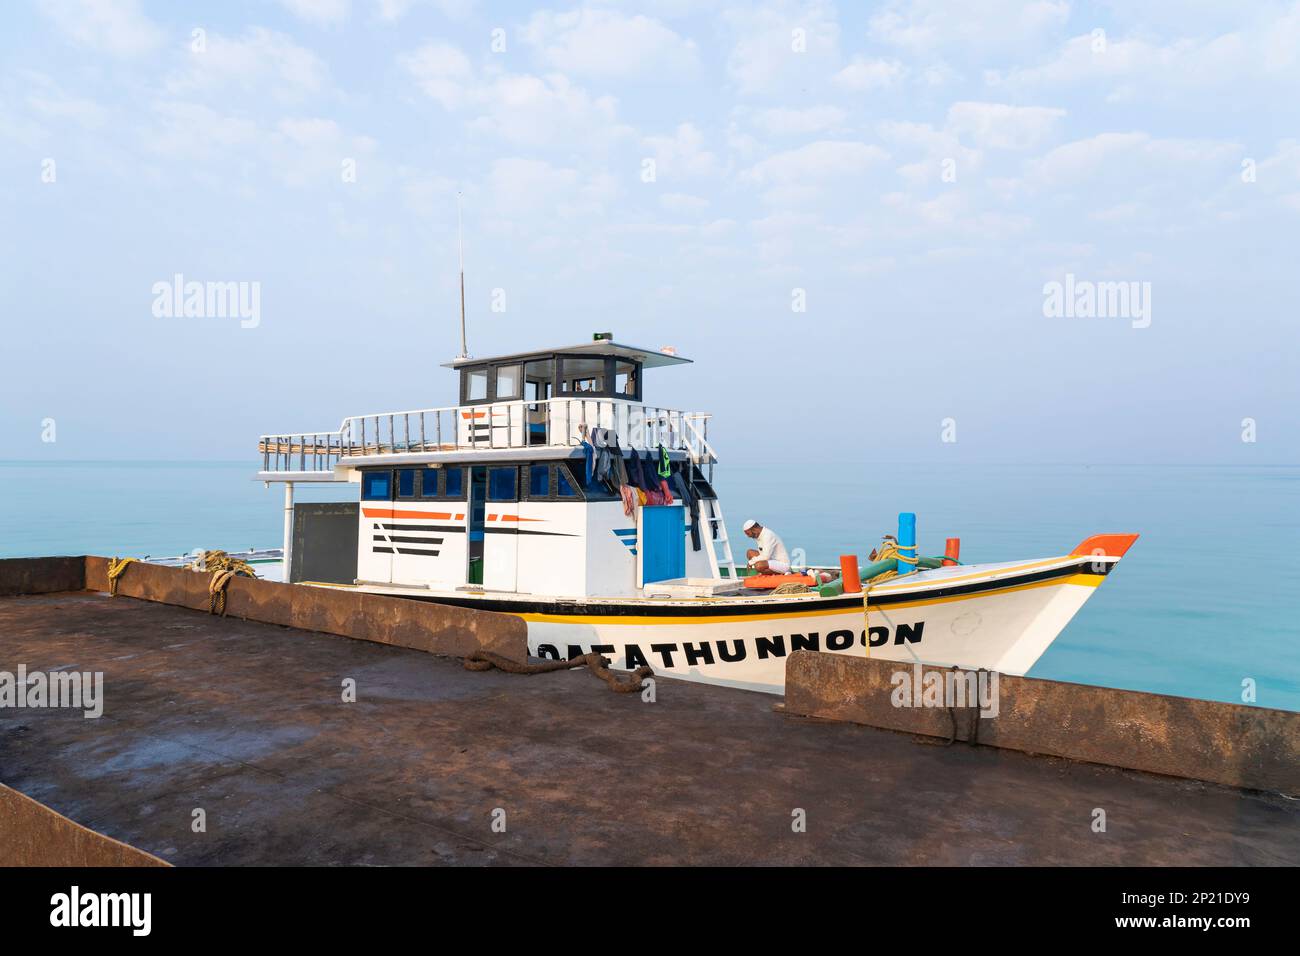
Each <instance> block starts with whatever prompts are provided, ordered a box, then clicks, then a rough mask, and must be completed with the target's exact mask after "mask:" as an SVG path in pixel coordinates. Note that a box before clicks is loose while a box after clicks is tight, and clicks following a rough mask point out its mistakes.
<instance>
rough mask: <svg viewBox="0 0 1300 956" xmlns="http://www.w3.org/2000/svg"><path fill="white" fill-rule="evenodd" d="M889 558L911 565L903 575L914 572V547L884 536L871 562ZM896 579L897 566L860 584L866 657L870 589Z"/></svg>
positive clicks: (868, 646) (868, 654) (869, 619)
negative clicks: (865, 631) (907, 553)
mask: <svg viewBox="0 0 1300 956" xmlns="http://www.w3.org/2000/svg"><path fill="white" fill-rule="evenodd" d="M904 551H910V552H912V553H911V556H910V557H909V556H908V555H905V554H903V552H904ZM891 558H893V559H896V560H898V561H901V562H903V564H907V565H911V568H910V569H909V570H908V571H905V572H904V573H905V574H911V573H912V571H915V570H916V564H917V560H918V559H917V556H916V545H914V544H908V545H900V544H899V543H898V539H897V538H895V537H894V536H893V535H892V534H887V535H885V536H884V538H882V539H881V541H880V547H879V548H877V549H876V550H875V553H873V554H872V555H871V560H872V561H888V560H889V559H891ZM896 577H898V570H897V565H895V566H894V567H893V568H890V569H889V570H888V571H881V572H880V573H879V574H877V575H876V576H875V577H873V578H871V579H870V580H867V581H863V582H862V618H863V620H864V621H865V622H866V627H867V657H870V656H871V603H870V601H871V589H872V587H874V586H875V585H877V584H881V583H883V582H885V581H888V580H890V579H891V578H896Z"/></svg>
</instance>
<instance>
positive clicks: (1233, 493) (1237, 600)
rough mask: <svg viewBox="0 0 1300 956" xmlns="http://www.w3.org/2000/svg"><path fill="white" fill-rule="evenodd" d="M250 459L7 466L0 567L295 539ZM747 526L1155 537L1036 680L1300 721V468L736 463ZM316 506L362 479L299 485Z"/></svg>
mask: <svg viewBox="0 0 1300 956" xmlns="http://www.w3.org/2000/svg"><path fill="white" fill-rule="evenodd" d="M255 465H256V463H253V464H249V463H247V462H186V463H182V462H60V463H50V462H0V502H2V503H3V504H0V557H15V556H22V555H50V554H87V553H89V554H101V555H109V556H114V555H118V556H125V555H132V556H137V557H139V556H144V555H153V556H163V555H176V554H180V553H183V552H185V551H190V550H192V549H194V548H223V549H225V550H230V551H235V550H245V549H249V548H254V547H256V548H267V547H279V546H280V544H281V542H282V537H283V521H284V513H283V510H282V509H283V504H284V499H283V486H281V485H272V486H271V487H270V488H269V489H268V488H265V487H264V486H263V485H262V483H260V482H256V481H253V480H252V475H253V472H254V471H255ZM715 477H716V481H715V485H716V487H717V490H718V493H719V494H720V495H721V498H722V504H723V508H724V511H725V513H726V517H727V525H728V527H729V528H730V529H731V537H732V544H733V549H734V550H735V553H736V555H737V557H742V556H743V554H744V550H745V544H746V543H748V539H746V538H744V537H743V536H742V535H741V534H740V524H741V522H742V521H743V520H744V519H745V518H748V517H753V518H756V519H757V520H759V521H760V522H762V523H763V524H765V525H767V526H769V527H771V528H773V529H774V530H775V531H776V532H777V533H778V534H780V535H781V536H782V538H783V539H784V540H785V543H786V545H787V547H788V548H790V549H792V550H793V549H795V548H799V549H802V550H803V552H804V553H805V554H806V556H807V559H808V561H809V562H810V563H814V564H835V563H836V562H837V560H838V556H839V555H840V554H848V553H856V554H858V555H859V556H860V557H861V556H864V555H865V554H866V553H867V552H868V551H870V549H871V548H872V547H874V546H875V545H876V544H877V543H878V542H879V540H880V537H881V535H882V534H885V533H894V532H895V531H896V530H897V521H898V512H899V511H912V512H915V513H916V515H917V526H918V540H919V542H920V545H921V548H920V550H921V553H922V554H930V555H934V554H941V553H942V552H943V547H944V539H946V538H949V537H960V538H961V557H962V560H963V561H964V562H985V561H1015V560H1025V559H1032V558H1042V557H1051V556H1054V555H1060V554H1064V553H1068V552H1069V551H1070V550H1071V549H1073V548H1074V546H1075V545H1077V544H1078V543H1079V542H1081V541H1082V540H1083V539H1084V538H1086V537H1088V536H1089V535H1091V534H1097V533H1102V532H1137V533H1140V534H1141V535H1142V537H1141V538H1140V539H1139V540H1138V541H1137V543H1136V544H1135V545H1134V546H1133V548H1132V549H1131V550H1130V551H1129V553H1128V556H1127V557H1126V558H1125V559H1124V560H1123V561H1122V562H1120V564H1119V566H1118V567H1117V568H1116V570H1115V571H1114V572H1113V573H1112V574H1111V575H1110V576H1109V577H1107V579H1106V580H1105V582H1104V583H1103V584H1102V586H1101V587H1100V588H1099V589H1098V590H1097V592H1096V593H1095V594H1094V595H1093V597H1092V598H1091V599H1090V600H1089V601H1088V603H1087V604H1085V605H1084V607H1083V609H1082V610H1081V611H1080V612H1079V614H1078V615H1077V616H1076V617H1075V619H1074V620H1073V621H1072V622H1071V623H1070V625H1069V626H1068V627H1066V629H1065V631H1064V632H1063V633H1062V634H1061V636H1060V637H1058V638H1057V640H1056V642H1055V643H1054V644H1053V645H1052V646H1051V647H1050V648H1049V649H1048V651H1047V653H1045V654H1044V655H1043V657H1042V658H1041V659H1040V660H1039V661H1038V663H1037V664H1036V665H1035V666H1034V668H1033V670H1032V671H1031V672H1030V673H1031V674H1032V675H1033V676H1036V677H1047V678H1053V679H1056V680H1066V681H1077V682H1081V683H1089V684H1102V685H1105V686H1108V687H1122V688H1129V689H1133V690H1144V691H1154V692H1157V693H1164V694H1177V695H1182V696H1189V697H1201V698H1205V699H1210V700H1221V701H1229V702H1233V703H1242V702H1243V700H1248V698H1249V695H1247V697H1246V698H1243V694H1245V693H1246V692H1247V691H1248V690H1249V689H1251V688H1253V696H1254V699H1253V701H1251V702H1253V703H1256V704H1258V705H1260V706H1264V707H1280V708H1285V709H1289V710H1300V623H1298V620H1300V618H1298V615H1300V560H1297V555H1296V551H1295V542H1296V540H1297V536H1298V535H1300V467H1294V466H1288V467H1229V466H1149V465H1091V466H1090V465H1040V466H1025V465H1005V466H996V465H978V466H971V465H962V466H938V465H932V464H930V465H922V464H917V465H905V464H904V465H900V464H897V463H892V464H889V465H888V466H883V465H881V466H875V465H870V464H859V465H854V466H845V465H843V464H834V465H823V466H818V465H814V464H810V463H808V462H799V463H797V464H796V463H791V464H775V465H769V464H765V465H762V466H758V465H743V464H732V465H727V466H726V467H723V466H719V467H718V469H717V473H716V475H715ZM295 497H296V499H297V500H299V501H322V500H355V498H356V486H355V485H344V486H323V487H322V486H312V485H306V484H303V485H298V486H296V488H295Z"/></svg>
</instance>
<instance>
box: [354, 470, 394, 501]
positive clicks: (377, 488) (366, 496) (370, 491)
mask: <svg viewBox="0 0 1300 956" xmlns="http://www.w3.org/2000/svg"><path fill="white" fill-rule="evenodd" d="M361 497H362V499H363V500H365V501H390V500H391V499H392V497H393V475H392V472H390V471H387V470H385V471H367V472H365V473H363V474H362V476H361Z"/></svg>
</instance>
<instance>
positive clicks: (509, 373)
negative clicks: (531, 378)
mask: <svg viewBox="0 0 1300 956" xmlns="http://www.w3.org/2000/svg"><path fill="white" fill-rule="evenodd" d="M522 371H523V368H522V366H519V365H502V366H501V367H500V368H498V369H497V387H496V397H497V398H499V399H513V398H522V397H523V390H522V387H521V382H520V373H521V372H522Z"/></svg>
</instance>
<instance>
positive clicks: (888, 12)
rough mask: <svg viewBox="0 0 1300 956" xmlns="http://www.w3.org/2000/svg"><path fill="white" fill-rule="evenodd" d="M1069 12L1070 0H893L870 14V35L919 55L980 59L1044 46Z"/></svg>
mask: <svg viewBox="0 0 1300 956" xmlns="http://www.w3.org/2000/svg"><path fill="white" fill-rule="evenodd" d="M1069 15H1070V5H1069V3H1068V2H1066V0H1028V2H1026V0H981V2H980V3H952V2H949V0H893V2H891V3H889V4H888V5H887V6H886V8H885V9H884V10H882V11H881V12H880V13H877V14H876V15H874V16H873V17H872V18H871V35H872V37H873V38H874V39H876V40H878V41H880V42H882V43H888V44H890V45H891V46H896V47H899V48H901V49H904V50H907V51H909V52H911V53H913V54H916V55H921V56H934V55H943V54H947V55H954V56H956V57H959V58H970V57H977V58H978V57H982V56H987V55H989V54H1001V53H1007V52H1019V51H1021V50H1023V49H1025V48H1026V47H1032V46H1033V45H1034V44H1041V43H1043V42H1044V41H1045V40H1046V39H1047V38H1049V37H1051V36H1053V35H1056V34H1058V33H1059V32H1060V31H1061V30H1062V29H1064V27H1065V23H1066V20H1068V19H1069Z"/></svg>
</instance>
